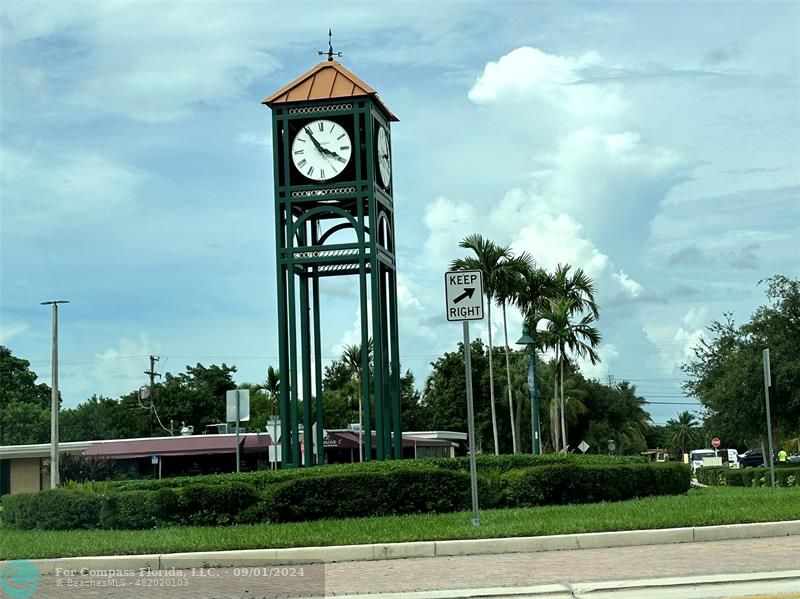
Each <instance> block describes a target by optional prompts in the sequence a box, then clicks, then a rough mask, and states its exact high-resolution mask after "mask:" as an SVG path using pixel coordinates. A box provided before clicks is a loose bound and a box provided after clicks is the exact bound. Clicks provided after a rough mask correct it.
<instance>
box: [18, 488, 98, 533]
mask: <svg viewBox="0 0 800 599" xmlns="http://www.w3.org/2000/svg"><path fill="white" fill-rule="evenodd" d="M103 503H104V499H103V497H102V496H101V495H97V494H96V493H92V492H91V491H82V490H75V489H55V490H49V491H41V492H39V493H23V494H20V495H4V496H3V521H4V522H5V523H6V524H7V525H8V526H10V527H12V528H27V529H30V528H45V529H49V530H67V529H73V528H97V526H98V525H99V517H100V510H101V508H102V506H103Z"/></svg>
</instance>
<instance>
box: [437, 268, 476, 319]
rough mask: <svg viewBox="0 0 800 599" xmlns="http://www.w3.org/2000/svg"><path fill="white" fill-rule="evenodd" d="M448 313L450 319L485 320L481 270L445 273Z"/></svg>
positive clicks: (446, 309)
mask: <svg viewBox="0 0 800 599" xmlns="http://www.w3.org/2000/svg"><path fill="white" fill-rule="evenodd" d="M444 289H445V298H446V308H445V311H446V315H447V320H449V321H460V320H483V275H482V274H481V271H479V270H457V271H453V272H446V273H444Z"/></svg>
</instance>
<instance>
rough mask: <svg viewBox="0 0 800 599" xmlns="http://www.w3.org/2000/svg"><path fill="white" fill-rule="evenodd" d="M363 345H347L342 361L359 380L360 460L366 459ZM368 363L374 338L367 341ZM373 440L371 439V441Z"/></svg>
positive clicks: (370, 361)
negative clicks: (363, 404) (364, 441)
mask: <svg viewBox="0 0 800 599" xmlns="http://www.w3.org/2000/svg"><path fill="white" fill-rule="evenodd" d="M361 357H362V356H361V346H360V345H345V346H344V347H343V348H342V358H341V360H342V362H344V363H345V365H346V366H347V368H348V370H349V371H350V377H351V379H352V380H353V381H357V382H358V389H357V391H356V396H357V397H358V461H359V462H363V461H364V443H363V438H364V437H363V430H362V429H363V425H364V421H363V412H362V410H361V399H362V397H361V395H362V384H361V382H362V381H361V375H362V374H363V372H362V368H361ZM367 363H368V364H371V363H372V339H370V340H369V341H368V342H367ZM371 442H372V441H371V440H370V443H371Z"/></svg>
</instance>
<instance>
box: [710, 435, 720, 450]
mask: <svg viewBox="0 0 800 599" xmlns="http://www.w3.org/2000/svg"><path fill="white" fill-rule="evenodd" d="M711 447H713V448H714V449H716V448H717V447H719V439H717V438H716V437H714V438H713V439H711Z"/></svg>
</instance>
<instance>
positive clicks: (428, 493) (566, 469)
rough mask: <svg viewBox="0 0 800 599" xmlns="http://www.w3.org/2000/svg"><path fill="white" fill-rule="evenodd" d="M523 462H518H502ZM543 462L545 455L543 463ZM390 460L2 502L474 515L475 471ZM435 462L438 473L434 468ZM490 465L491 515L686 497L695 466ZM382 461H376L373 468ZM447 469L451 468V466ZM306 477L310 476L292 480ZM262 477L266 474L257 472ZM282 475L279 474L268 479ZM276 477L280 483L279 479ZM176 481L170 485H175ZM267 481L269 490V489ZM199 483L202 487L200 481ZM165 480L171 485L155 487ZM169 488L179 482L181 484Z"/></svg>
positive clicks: (157, 521) (41, 506) (66, 523)
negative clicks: (502, 510) (510, 509)
mask: <svg viewBox="0 0 800 599" xmlns="http://www.w3.org/2000/svg"><path fill="white" fill-rule="evenodd" d="M501 457H502V458H518V456H501ZM536 457H538V456H536ZM417 462H419V463H416V464H414V465H413V466H410V467H403V465H404V464H407V462H393V463H391V464H392V465H391V466H383V465H381V466H373V465H368V466H366V467H361V468H358V469H349V470H348V469H336V468H324V469H323V468H308V469H298V470H293V471H287V472H292V475H291V476H287V477H285V478H283V479H282V480H281V478H280V477H273V478H271V479H267V478H266V477H262V478H261V479H257V478H255V477H251V480H260V481H261V483H262V484H260V485H255V484H251V483H248V482H243V480H242V478H241V476H238V477H237V476H236V475H219V476H214V477H209V476H205V477H194V478H192V479H191V481H192V482H185V481H184V480H180V481H178V482H179V483H180V484H178V485H174V484H173V486H162V485H161V484H159V485H153V486H152V487H149V486H148V485H143V486H145V488H130V486H119V485H110V486H106V487H101V488H98V490H99V492H93V491H91V490H88V489H80V488H79V489H57V490H55V491H45V492H42V493H35V494H28V495H7V496H5V497H3V500H2V505H3V512H2V517H3V519H4V521H5V522H6V524H7V525H8V526H10V527H14V528H23V529H28V528H50V529H66V528H108V529H112V528H116V529H138V528H152V527H157V526H167V525H175V524H184V525H220V524H231V523H234V522H239V523H257V522H265V521H270V522H290V521H304V520H315V519H320V518H352V517H366V516H384V515H392V514H409V513H435V512H453V511H459V510H468V509H469V508H470V504H471V502H470V484H469V473H468V472H466V471H463V470H461V469H459V468H454V467H440V466H441V465H442V464H443V463H444V462H443V461H438V460H424V461H422V460H418V461H417ZM432 462H437V463H436V466H431V463H432ZM519 463H522V464H528V463H529V462H528V461H526V460H524V459H505V460H502V459H501V460H497V459H489V460H484V463H483V465H482V468H481V470H480V471H479V481H478V482H479V494H480V497H481V505H482V507H484V508H490V507H500V506H532V505H547V504H558V503H577V502H591V501H616V500H620V499H629V498H632V497H644V496H647V495H667V494H679V493H684V492H686V491H687V490H688V489H689V486H690V476H689V468H688V466H686V465H684V464H678V463H671V464H650V463H644V464H643V463H625V462H621V461H616V462H615V461H614V460H601V461H600V463H594V464H592V463H584V462H582V461H578V460H575V459H574V458H570V457H568V458H567V459H566V460H562V461H561V462H559V461H558V460H550V461H549V463H548V461H547V460H544V461H538V465H536V466H530V465H527V466H525V467H521V468H519V467H517V468H514V467H510V465H513V464H519ZM376 464H377V463H376ZM448 466H450V465H449V464H448ZM296 472H303V473H304V474H294V473H296ZM253 474H261V473H253ZM271 474H275V473H271ZM275 479H277V480H275ZM168 480H170V479H168ZM265 480H269V481H270V482H269V483H264V481H265ZM198 481H202V482H198ZM150 482H158V483H163V482H165V481H150ZM171 482H173V483H175V482H176V481H175V480H174V479H171Z"/></svg>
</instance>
